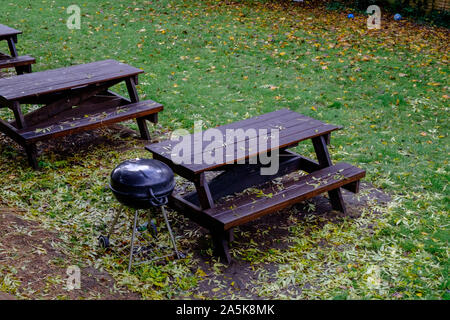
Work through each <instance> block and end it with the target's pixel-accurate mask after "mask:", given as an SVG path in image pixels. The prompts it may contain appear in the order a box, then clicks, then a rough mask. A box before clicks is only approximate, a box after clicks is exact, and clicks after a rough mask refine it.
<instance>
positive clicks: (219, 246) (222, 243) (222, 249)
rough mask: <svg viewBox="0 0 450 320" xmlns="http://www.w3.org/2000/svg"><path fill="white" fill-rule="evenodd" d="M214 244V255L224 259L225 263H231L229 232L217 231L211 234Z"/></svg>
mask: <svg viewBox="0 0 450 320" xmlns="http://www.w3.org/2000/svg"><path fill="white" fill-rule="evenodd" d="M212 237H213V242H214V254H215V255H216V256H219V257H221V258H223V259H225V262H226V263H228V264H229V263H230V262H231V255H230V251H229V241H230V231H217V232H214V233H212Z"/></svg>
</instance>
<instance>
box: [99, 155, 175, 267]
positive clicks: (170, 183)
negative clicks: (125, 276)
mask: <svg viewBox="0 0 450 320" xmlns="http://www.w3.org/2000/svg"><path fill="white" fill-rule="evenodd" d="M174 188H175V179H174V174H173V171H172V169H170V168H169V167H168V166H167V165H166V164H164V163H162V162H161V161H158V160H154V159H133V160H127V161H124V162H122V163H121V164H119V165H118V166H117V167H116V168H115V169H114V170H113V171H112V172H111V183H110V189H111V191H112V192H113V194H114V196H115V197H116V199H117V200H118V201H119V202H120V203H122V204H123V205H125V206H127V207H131V208H134V209H136V211H135V215H134V223H133V232H132V235H131V250H130V261H129V264H128V272H130V270H131V265H132V262H133V254H134V238H135V234H136V230H137V229H136V225H137V220H138V210H139V209H150V208H152V207H161V211H162V213H163V216H164V219H165V222H166V225H167V229H168V230H169V233H170V238H171V241H172V245H173V247H174V251H175V253H176V255H177V257H178V258H182V257H183V255H182V254H181V253H180V252H179V251H178V250H177V246H176V243H175V238H174V236H173V233H172V229H171V227H170V223H169V220H168V218H167V214H166V211H165V207H164V206H165V205H166V204H167V202H168V197H169V196H170V194H171V193H172V191H173V189H174ZM118 217H119V213H117V214H116V216H115V217H114V221H113V224H112V226H111V228H110V232H109V234H108V236H100V237H99V244H100V246H102V247H104V248H107V247H109V237H110V236H111V235H112V232H113V230H114V226H115V224H116V222H117V219H118ZM147 228H152V230H153V231H154V233H156V227H155V225H154V224H153V223H152V222H151V219H150V214H149V221H148V225H147ZM140 229H142V228H140ZM144 229H145V227H144ZM160 258H164V257H157V258H155V259H152V260H156V259H160Z"/></svg>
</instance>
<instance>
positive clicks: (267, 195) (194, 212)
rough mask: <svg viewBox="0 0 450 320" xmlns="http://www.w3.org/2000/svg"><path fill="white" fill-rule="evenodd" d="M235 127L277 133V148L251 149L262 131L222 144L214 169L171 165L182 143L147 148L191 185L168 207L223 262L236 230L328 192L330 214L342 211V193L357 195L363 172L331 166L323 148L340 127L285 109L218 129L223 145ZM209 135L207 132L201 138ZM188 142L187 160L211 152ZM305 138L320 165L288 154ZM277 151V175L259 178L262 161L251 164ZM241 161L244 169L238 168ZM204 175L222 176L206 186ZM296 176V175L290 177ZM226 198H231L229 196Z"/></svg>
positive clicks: (195, 140)
mask: <svg viewBox="0 0 450 320" xmlns="http://www.w3.org/2000/svg"><path fill="white" fill-rule="evenodd" d="M239 128H241V129H243V130H247V129H249V128H254V129H256V130H258V129H267V130H268V131H269V130H273V129H278V130H279V138H278V140H279V141H278V143H276V144H272V143H268V146H267V147H266V148H258V150H252V148H250V145H251V143H250V142H251V140H252V139H259V135H260V133H259V132H264V131H259V130H258V131H257V132H258V137H249V136H242V137H238V138H236V139H234V140H235V141H234V142H232V144H233V145H232V146H231V148H230V146H226V145H221V146H219V147H216V148H215V149H214V153H215V152H217V151H221V152H222V153H221V154H223V155H224V156H223V161H216V162H215V163H213V164H208V163H204V162H203V163H179V162H180V161H179V159H175V160H174V153H173V152H174V148H175V146H176V145H177V144H178V143H179V141H180V140H167V141H163V142H160V143H157V144H151V145H148V146H146V149H147V150H149V151H150V152H151V153H152V154H153V158H154V159H157V160H160V161H162V162H164V163H166V164H168V165H169V166H170V167H171V168H172V169H173V170H174V172H175V173H177V174H178V175H180V176H182V177H184V178H186V179H187V180H189V181H191V182H193V183H194V185H195V188H196V191H195V192H192V193H189V194H187V195H184V196H182V195H181V194H173V195H172V196H171V197H170V201H169V204H170V205H171V206H172V207H173V208H174V209H175V210H177V211H179V212H180V213H182V214H184V215H186V216H187V217H189V218H190V219H192V220H193V221H195V222H196V223H198V224H199V225H201V226H203V227H204V228H206V229H208V230H209V231H210V232H211V234H212V237H213V241H214V247H215V252H216V254H218V255H220V256H222V257H224V258H225V259H226V261H227V262H230V261H231V257H230V254H229V242H230V241H232V239H233V232H232V229H233V228H234V227H236V226H239V225H242V224H244V223H247V222H249V221H252V220H255V219H257V218H259V217H261V216H263V215H266V214H269V213H272V212H275V211H279V210H281V209H283V208H286V207H288V206H291V205H293V204H295V203H298V202H301V201H304V200H306V199H309V198H312V197H314V196H317V195H319V194H321V193H324V192H328V195H329V199H330V202H331V205H332V208H333V209H335V210H338V211H342V212H344V213H345V212H346V208H345V204H344V201H343V198H342V193H341V188H345V189H347V190H349V191H352V192H354V193H357V192H358V191H359V181H360V179H362V178H363V177H364V176H365V171H364V170H362V169H359V168H357V167H354V166H352V165H350V164H347V163H337V164H335V165H333V164H332V161H331V159H330V155H329V152H328V148H327V145H328V144H329V142H330V134H331V132H332V131H335V130H338V129H341V127H338V126H334V125H331V124H326V123H323V122H321V121H318V120H315V119H312V118H309V117H306V116H304V115H302V114H299V113H296V112H293V111H290V110H287V109H283V110H278V111H274V112H271V113H267V114H264V115H261V116H257V117H254V118H250V119H246V120H243V121H239V122H235V123H231V124H228V125H224V126H220V127H217V128H214V129H218V130H220V132H221V133H222V134H223V136H224V139H223V141H226V138H225V136H226V133H227V129H239ZM209 130H212V129H209ZM207 132H208V130H207V131H204V132H203V134H205V133H207ZM269 132H270V131H269ZM189 139H190V140H189ZM189 139H187V141H192V146H191V148H190V150H192V157H191V158H194V157H195V153H196V152H199V153H203V154H202V155H206V154H207V153H209V154H211V150H210V149H208V148H205V145H207V144H210V142H203V141H202V140H201V139H202V138H201V137H199V135H198V134H195V133H194V134H193V135H191V136H190V137H189ZM239 139H241V140H239ZM242 139H243V140H244V141H245V147H244V148H245V152H242V150H240V149H241V148H242V142H243V141H242ZM270 139H271V138H269V140H270ZM308 139H311V140H312V143H313V146H314V150H315V153H316V155H317V160H318V161H314V160H311V159H309V158H307V157H304V156H301V155H299V154H296V153H294V152H292V151H289V150H288V149H289V148H292V147H295V146H297V145H298V143H299V142H301V141H304V140H308ZM199 141H200V142H199ZM195 143H200V147H201V148H200V151H198V150H199V148H198V147H197V148H196V147H195V146H194V144H195ZM227 147H229V148H230V149H228V150H233V152H232V153H231V154H229V153H228V154H226V152H227V149H226V148H227ZM219 149H222V150H219ZM195 150H196V151H195ZM276 151H278V159H279V170H278V172H277V173H275V174H272V175H261V172H260V169H261V167H263V166H264V165H263V164H262V163H261V161H257V162H256V163H255V161H253V163H251V161H250V159H259V158H258V157H259V156H260V155H261V154H263V153H267V152H276ZM202 159H203V158H202ZM243 160H245V162H246V163H245V164H239V163H238V162H242V161H243ZM208 171H222V173H219V174H218V175H217V176H215V177H214V178H213V179H211V180H210V181H207V178H206V175H205V173H206V172H208ZM295 172H298V174H294V173H295ZM300 172H304V174H300ZM288 174H291V175H292V174H293V175H294V178H292V179H286V177H289V176H290V175H288ZM276 178H280V179H281V182H279V183H277V184H271V183H268V182H269V181H272V180H274V179H276ZM262 185H266V186H265V187H264V188H263V189H260V190H259V191H258V192H257V193H256V194H251V193H250V194H249V193H246V192H242V191H244V190H245V189H247V188H251V187H257V186H262ZM247 190H248V189H247ZM237 193H240V194H237ZM229 195H234V196H232V197H227V196H229Z"/></svg>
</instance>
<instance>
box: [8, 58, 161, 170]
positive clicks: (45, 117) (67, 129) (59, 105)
mask: <svg viewBox="0 0 450 320" xmlns="http://www.w3.org/2000/svg"><path fill="white" fill-rule="evenodd" d="M141 73H143V71H142V70H140V69H137V68H134V67H132V66H129V65H127V64H125V63H121V62H118V61H115V60H104V61H98V62H93V63H88V64H82V65H76V66H71V67H66V68H60V69H54V70H48V71H42V72H36V73H30V74H24V75H20V76H15V77H11V78H5V79H0V108H2V107H6V108H10V109H11V110H12V111H13V113H14V118H15V120H12V121H9V122H8V121H5V120H0V131H2V132H3V133H5V134H6V135H8V136H9V137H10V138H12V139H13V140H15V141H16V142H17V143H18V144H20V145H21V146H23V147H24V148H25V151H26V153H27V156H28V160H29V162H30V164H31V165H32V166H33V167H34V168H38V163H37V159H36V145H35V144H36V142H37V141H42V140H48V139H52V138H55V137H60V136H64V135H68V134H72V133H75V132H79V131H85V130H90V129H94V128H98V127H101V126H106V125H110V124H112V123H116V122H121V121H125V120H129V119H137V123H138V126H139V130H140V133H141V136H142V138H143V139H146V140H150V135H149V132H148V128H147V124H146V120H149V121H151V122H153V123H156V122H157V121H158V112H160V111H162V110H163V106H162V105H161V104H159V103H157V102H154V101H151V100H146V101H139V96H138V94H137V91H136V86H135V85H136V84H137V81H138V75H139V74H141ZM121 82H125V84H126V87H127V90H128V95H129V99H128V98H125V97H123V96H120V95H118V94H117V93H114V92H112V91H111V90H109V88H111V87H112V86H114V85H116V84H119V83H121ZM23 104H34V105H42V107H40V108H38V109H36V110H34V111H32V112H29V113H28V114H23V113H22V109H21V106H22V105H23Z"/></svg>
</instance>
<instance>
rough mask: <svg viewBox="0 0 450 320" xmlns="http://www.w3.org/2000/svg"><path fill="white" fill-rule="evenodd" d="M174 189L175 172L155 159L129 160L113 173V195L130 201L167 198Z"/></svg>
mask: <svg viewBox="0 0 450 320" xmlns="http://www.w3.org/2000/svg"><path fill="white" fill-rule="evenodd" d="M174 187H175V179H174V174H173V171H172V170H171V169H170V168H169V167H168V166H167V165H166V164H164V163H163V162H161V161H158V160H154V159H133V160H127V161H124V162H122V163H121V164H119V165H118V166H117V167H116V168H115V169H114V170H113V171H112V172H111V189H112V191H113V193H114V194H115V195H116V196H117V195H120V197H121V198H124V197H125V198H129V200H132V199H152V198H161V197H166V196H168V195H170V194H171V193H172V191H173V189H174Z"/></svg>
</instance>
